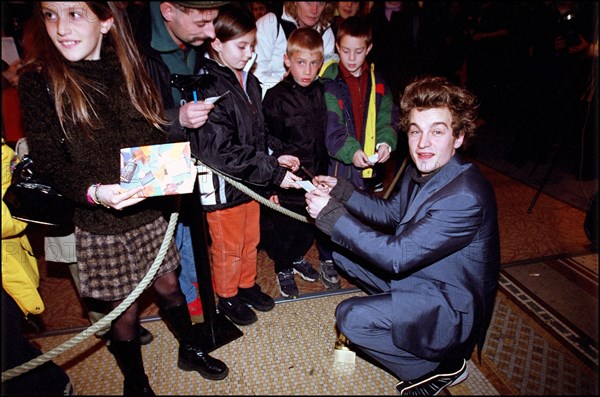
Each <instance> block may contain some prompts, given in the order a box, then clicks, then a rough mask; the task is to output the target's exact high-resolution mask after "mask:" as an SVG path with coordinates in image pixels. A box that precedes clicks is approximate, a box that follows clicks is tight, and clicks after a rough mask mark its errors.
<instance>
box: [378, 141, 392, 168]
mask: <svg viewBox="0 0 600 397" xmlns="http://www.w3.org/2000/svg"><path fill="white" fill-rule="evenodd" d="M377 154H379V159H378V160H377V162H378V163H385V162H386V161H387V160H388V159H389V158H390V145H388V144H387V143H382V144H381V145H379V149H377Z"/></svg>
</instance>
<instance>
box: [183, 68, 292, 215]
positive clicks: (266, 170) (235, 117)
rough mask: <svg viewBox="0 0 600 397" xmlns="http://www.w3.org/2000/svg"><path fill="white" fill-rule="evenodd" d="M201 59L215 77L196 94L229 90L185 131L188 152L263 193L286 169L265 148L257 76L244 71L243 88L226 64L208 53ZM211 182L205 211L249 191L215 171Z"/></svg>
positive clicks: (201, 96) (244, 199)
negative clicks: (198, 123) (201, 122)
mask: <svg viewBox="0 0 600 397" xmlns="http://www.w3.org/2000/svg"><path fill="white" fill-rule="evenodd" d="M205 65H206V71H207V72H208V74H209V75H212V76H214V77H215V79H210V81H211V82H210V84H207V85H206V86H203V87H201V88H200V90H199V91H198V94H199V97H198V99H205V98H209V97H213V96H219V95H222V94H225V93H226V92H227V91H229V93H228V94H226V95H225V96H223V97H222V98H221V99H220V100H219V101H218V102H217V103H216V104H215V108H214V109H213V110H212V111H211V112H210V114H209V116H208V121H207V122H206V124H204V125H203V126H202V127H201V128H200V129H199V130H198V131H197V132H195V133H194V134H192V135H191V136H190V142H191V148H192V154H193V155H194V156H195V157H197V158H198V159H200V161H202V162H203V163H204V164H206V165H208V166H209V167H211V168H214V169H216V170H217V171H220V172H221V173H223V174H225V175H227V176H229V177H232V178H233V179H236V180H239V181H241V182H243V183H245V184H248V185H249V187H251V188H252V189H253V190H257V191H259V192H260V193H261V194H263V195H264V194H266V193H265V189H266V188H268V187H270V186H271V185H280V184H281V182H282V181H283V178H284V177H285V173H286V169H285V168H283V167H280V166H279V164H278V162H277V158H276V157H274V156H271V155H269V152H268V147H267V140H266V139H267V138H266V134H265V123H264V118H263V114H262V106H261V98H262V93H261V88H260V84H259V82H258V79H257V78H256V77H255V76H254V75H253V74H252V73H248V74H245V77H244V80H245V81H244V85H245V87H246V90H244V89H243V88H242V86H241V85H240V82H239V81H238V79H237V76H236V75H235V74H234V72H233V71H232V70H231V69H230V68H228V67H226V66H222V65H220V64H218V63H217V62H215V61H213V60H211V59H206V60H205ZM207 81H208V80H207ZM212 184H213V185H214V189H215V191H216V194H215V200H216V201H215V203H214V204H212V205H209V204H206V203H204V202H203V206H204V209H205V210H206V211H215V210H219V209H224V208H229V207H233V206H236V205H239V204H242V203H245V202H248V201H249V200H250V196H248V195H247V194H245V193H243V192H241V191H240V190H238V189H237V188H235V187H233V186H231V185H230V184H229V183H227V182H225V180H224V179H223V178H221V177H218V176H217V175H215V174H213V175H212Z"/></svg>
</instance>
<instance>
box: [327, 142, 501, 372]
mask: <svg viewBox="0 0 600 397" xmlns="http://www.w3.org/2000/svg"><path fill="white" fill-rule="evenodd" d="M411 167H412V168H414V166H413V165H412V164H411V165H409V168H408V169H407V172H405V173H404V175H403V177H402V178H401V180H400V182H399V183H400V186H399V190H398V191H397V193H396V194H395V195H394V196H393V197H391V198H390V199H389V200H384V199H380V198H377V197H373V196H370V195H368V194H364V193H361V192H358V191H355V192H354V193H352V195H351V196H350V197H349V199H348V200H347V202H345V203H344V206H345V207H346V209H347V210H348V212H349V213H348V214H346V215H344V216H342V217H340V218H339V219H338V220H337V221H336V222H335V225H334V230H333V233H332V240H333V241H334V242H336V243H337V244H339V245H341V246H342V247H345V248H347V249H348V250H349V251H351V252H352V253H353V254H355V255H357V256H359V257H360V258H361V260H362V261H363V262H362V263H363V266H365V267H367V268H370V269H373V270H374V271H377V272H378V273H379V274H381V272H385V273H386V274H388V275H389V277H390V278H391V283H390V285H391V294H392V302H393V305H394V307H393V309H392V334H393V335H392V338H393V341H394V344H395V345H396V346H398V347H399V348H401V349H403V350H406V351H408V352H411V353H412V354H414V355H416V356H419V357H422V358H425V359H429V360H432V361H438V360H442V359H444V358H450V357H457V356H463V357H464V358H469V357H470V355H471V353H472V352H473V349H474V347H475V344H476V343H477V344H479V347H480V348H479V352H481V346H482V345H483V341H484V339H485V334H486V330H487V327H488V326H489V322H490V319H491V315H492V310H493V307H494V297H495V293H496V287H497V282H498V275H499V266H500V243H499V233H498V219H497V207H496V198H495V195H494V191H493V189H492V187H491V185H490V184H489V182H488V181H487V180H486V179H485V177H484V176H483V174H482V173H481V171H480V170H479V169H478V168H477V167H476V166H475V165H473V164H470V163H467V162H465V161H464V160H463V159H462V157H461V156H460V155H459V154H455V155H454V157H453V158H452V159H451V161H450V162H449V163H448V164H447V165H446V166H444V167H443V168H442V169H441V170H440V171H439V172H438V173H437V174H436V175H434V176H433V177H432V179H431V180H429V181H428V182H427V183H426V184H425V185H424V186H423V188H422V189H421V190H420V191H419V192H418V194H417V195H416V197H415V199H414V200H413V201H412V203H411V204H410V205H408V197H409V192H408V187H409V182H410V179H411V177H410V175H411V174H412V172H411V169H410V168H411ZM382 228H387V229H390V228H391V229H392V230H393V229H395V233H393V234H388V233H384V232H381V231H380V230H382Z"/></svg>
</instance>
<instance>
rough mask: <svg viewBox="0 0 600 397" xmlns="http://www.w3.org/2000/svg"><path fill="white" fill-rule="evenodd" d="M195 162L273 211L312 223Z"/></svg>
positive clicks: (308, 219) (239, 183)
mask: <svg viewBox="0 0 600 397" xmlns="http://www.w3.org/2000/svg"><path fill="white" fill-rule="evenodd" d="M196 162H197V163H198V164H199V165H202V166H204V167H206V168H208V169H209V170H211V171H212V172H214V173H215V174H217V175H219V176H220V177H221V178H223V179H225V180H226V181H227V182H229V183H230V184H231V185H232V186H234V187H235V188H237V189H239V190H240V191H241V192H243V193H245V194H247V195H248V196H250V197H252V198H253V199H254V200H256V201H258V202H259V203H261V204H263V205H265V206H267V207H269V208H271V209H273V210H275V211H279V212H281V213H282V214H284V215H287V216H289V217H291V218H294V219H296V220H298V221H300V222H306V223H312V221H311V220H310V218H308V217H307V216H305V215H300V214H297V213H296V212H294V211H290V210H288V209H287V208H284V207H283V206H281V205H277V204H275V203H273V202H272V201H269V200H268V199H266V198H264V197H263V196H261V195H260V194H258V193H256V192H255V191H253V190H252V189H250V188H248V186H246V185H244V184H243V183H241V182H238V181H236V180H234V179H232V178H231V177H228V176H227V175H225V174H223V173H222V172H219V171H217V170H215V169H214V168H211V167H209V166H208V165H206V164H204V163H203V162H201V161H200V160H198V159H196Z"/></svg>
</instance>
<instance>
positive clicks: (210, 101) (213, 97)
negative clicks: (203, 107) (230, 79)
mask: <svg viewBox="0 0 600 397" xmlns="http://www.w3.org/2000/svg"><path fill="white" fill-rule="evenodd" d="M227 94H229V91H227V92H225V93H224V94H222V95H219V96H211V97H209V98H206V99H204V103H215V102H217V101H218V100H219V99H221V98H223V97H224V96H225V95H227Z"/></svg>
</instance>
